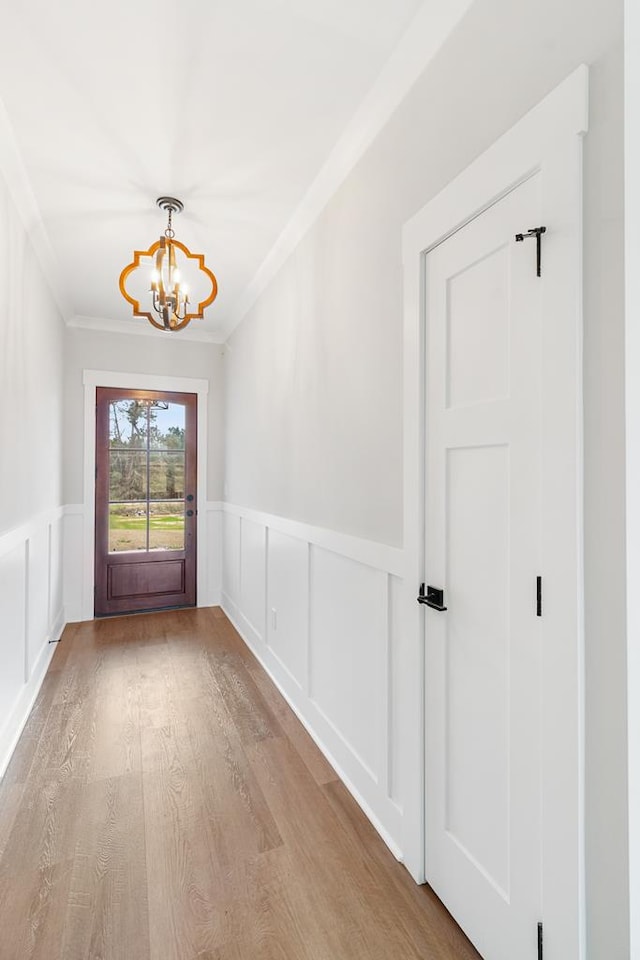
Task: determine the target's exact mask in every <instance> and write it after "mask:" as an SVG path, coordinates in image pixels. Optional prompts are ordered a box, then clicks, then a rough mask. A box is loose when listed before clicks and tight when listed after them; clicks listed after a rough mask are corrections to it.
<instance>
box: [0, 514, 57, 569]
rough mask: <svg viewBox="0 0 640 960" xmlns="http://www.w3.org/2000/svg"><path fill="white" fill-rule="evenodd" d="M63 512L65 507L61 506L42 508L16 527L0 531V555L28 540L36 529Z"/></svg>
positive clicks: (39, 528) (50, 521)
mask: <svg viewBox="0 0 640 960" xmlns="http://www.w3.org/2000/svg"><path fill="white" fill-rule="evenodd" d="M65 512H66V507H63V506H60V507H53V508H52V509H50V510H43V511H42V513H37V514H36V515H35V517H31V519H30V520H26V521H25V522H24V523H21V524H20V525H19V526H18V527H12V528H11V529H10V530H5V531H4V532H3V533H0V557H1V556H2V555H3V554H5V553H9V552H10V551H11V550H14V549H15V548H16V547H17V546H19V545H20V544H22V543H24V542H25V541H26V540H30V539H31V538H32V537H33V536H34V535H35V533H36V532H37V531H38V530H41V529H42V528H43V527H45V526H46V525H47V524H49V523H53V522H54V520H60V519H62V517H63V516H64V513H65Z"/></svg>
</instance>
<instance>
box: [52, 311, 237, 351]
mask: <svg viewBox="0 0 640 960" xmlns="http://www.w3.org/2000/svg"><path fill="white" fill-rule="evenodd" d="M67 327H68V328H69V329H70V330H93V331H100V332H104V333H124V334H127V335H128V336H137V337H155V339H156V340H158V339H162V338H163V337H164V339H165V340H166V341H167V342H169V341H171V342H172V343H175V342H176V340H189V341H196V342H198V343H212V344H223V343H224V340H225V338H224V337H223V336H221V335H218V334H215V333H210V332H209V331H208V330H197V329H195V330H192V329H191V327H190V326H189V327H187V328H186V329H185V330H180V331H178V333H176V334H174V335H173V336H171V335H169V336H165V334H164V333H163V331H162V330H156V329H155V327H152V326H151V324H150V323H147V321H146V320H108V319H107V318H106V317H83V316H80V315H78V314H75V315H74V316H72V317H71V318H70V319H69V320H67Z"/></svg>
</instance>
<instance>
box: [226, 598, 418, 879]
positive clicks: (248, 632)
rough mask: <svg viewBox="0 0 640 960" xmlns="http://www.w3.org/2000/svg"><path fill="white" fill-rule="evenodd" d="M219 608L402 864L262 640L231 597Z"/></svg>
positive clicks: (389, 838)
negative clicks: (290, 691) (270, 659)
mask: <svg viewBox="0 0 640 960" xmlns="http://www.w3.org/2000/svg"><path fill="white" fill-rule="evenodd" d="M220 606H221V607H222V609H223V610H224V612H225V614H226V616H227V617H228V618H229V620H230V621H231V623H232V624H233V626H234V627H235V629H236V630H237V631H238V633H239V634H240V636H241V638H242V639H243V641H244V642H245V643H246V645H247V646H248V647H249V649H250V650H251V652H252V653H253V655H254V656H255V657H256V659H257V660H258V662H259V663H260V665H261V667H262V668H263V670H264V671H265V672H266V673H267V675H268V676H269V678H270V680H271V681H272V683H274V684H275V686H276V687H277V688H278V690H279V691H280V693H281V694H282V696H283V697H284V699H285V700H286V701H287V703H288V704H289V706H290V707H291V709H292V710H293V712H294V713H295V715H296V717H297V718H298V720H299V721H300V723H301V724H302V726H303V727H304V728H305V730H306V731H307V733H308V734H309V736H310V737H311V739H312V740H313V742H314V743H315V744H316V746H317V747H318V749H319V750H320V752H321V753H322V754H323V755H324V756H325V757H326V759H327V760H328V761H329V763H330V764H331V766H332V767H333V769H334V770H335V771H336V773H337V774H338V776H339V778H340V780H341V781H342V783H343V784H344V785H345V787H346V788H347V790H348V791H349V793H350V794H351V796H352V797H353V799H354V800H355V801H356V803H357V804H358V806H359V807H360V809H361V810H362V812H363V813H364V814H365V816H366V817H367V819H368V820H369V821H370V822H371V824H372V826H373V827H374V828H375V830H376V831H377V833H378V834H379V835H380V837H381V838H382V840H384V842H385V844H386V845H387V847H388V848H389V850H390V851H391V853H392V854H393V855H394V857H395V858H396V860H399V861H400V863H402V862H403V861H404V857H403V854H402V850H401V849H400V847H399V846H398V844H397V843H396V841H395V840H394V839H393V837H392V836H391V835H390V834H389V832H388V831H387V830H386V829H385V827H384V826H383V825H382V823H381V822H380V820H379V818H378V817H377V816H376V814H375V813H374V812H373V810H372V809H371V807H370V806H369V804H368V803H367V802H366V801H365V800H364V798H363V797H362V794H361V793H360V791H359V790H358V789H357V787H355V786H354V784H353V782H352V781H351V780H350V779H349V777H348V776H347V775H346V774H345V772H344V770H343V769H342V767H341V766H340V764H339V763H337V761H336V760H335V759H334V757H333V755H332V753H331V751H330V750H329V748H328V747H327V745H326V744H325V743H324V741H323V740H322V738H321V737H320V736H319V734H318V733H317V731H316V730H314V728H313V726H312V725H311V722H310V720H309V718H308V717H306V716H305V714H304V713H303V712H302V710H301V708H300V706H299V705H298V704H296V703H295V702H294V700H293V699H292V698H291V696H290V695H289V694H288V693H287V691H286V690H285V689H284V688H283V686H282V685H281V683H280V681H279V680H278V678H277V677H276V676H275V675H274V673H273V670H272V669H271V665H270V664H269V662H268V660H267V658H266V657H265V651H266V652H267V653H268V652H269V651H268V648H265V645H264V642H263V641H262V638H261V637H260V635H259V634H258V633H257V632H256V630H255V629H254V628H253V627H252V626H251V624H250V623H249V621H248V620H247V618H246V617H245V616H244V615H243V614H242V613H241V612H240V610H239V609H238V606H237V604H235V603H234V602H233V600H231V598H230V597H229V596H227V594H226V593H224V591H223V593H222V597H221V602H220Z"/></svg>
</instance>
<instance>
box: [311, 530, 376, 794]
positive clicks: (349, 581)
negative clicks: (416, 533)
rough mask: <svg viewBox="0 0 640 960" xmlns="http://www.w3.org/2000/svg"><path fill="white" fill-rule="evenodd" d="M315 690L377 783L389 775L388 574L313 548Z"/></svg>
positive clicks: (313, 695)
mask: <svg viewBox="0 0 640 960" xmlns="http://www.w3.org/2000/svg"><path fill="white" fill-rule="evenodd" d="M310 580H311V586H310V589H311V617H310V622H311V637H310V653H311V655H310V660H311V662H310V666H309V677H310V691H309V692H310V696H311V699H312V700H313V702H314V703H315V704H316V706H317V707H318V709H319V710H320V711H321V713H322V714H323V715H324V717H325V718H326V719H327V721H328V722H329V723H330V724H331V725H332V726H333V727H334V729H335V731H336V734H337V735H338V736H339V737H341V739H342V740H343V741H344V746H345V747H346V748H347V749H349V750H350V751H351V752H352V753H353V755H354V758H355V760H356V761H357V762H359V763H360V764H361V766H362V768H363V770H366V772H367V773H368V775H369V776H370V777H371V779H372V780H373V781H374V783H376V784H377V783H380V782H381V781H382V778H383V776H386V769H385V744H386V736H387V729H386V727H387V723H386V720H387V718H386V716H385V702H386V699H387V690H386V683H387V676H386V674H387V671H386V666H385V660H386V648H387V643H388V637H389V631H388V624H387V612H386V609H387V575H386V573H384V572H383V571H381V570H374V569H372V568H371V567H365V566H363V564H361V563H356V562H355V561H353V560H349V559H348V558H347V557H341V556H339V555H338V554H337V553H330V552H329V551H327V550H321V549H319V548H318V547H311V578H310Z"/></svg>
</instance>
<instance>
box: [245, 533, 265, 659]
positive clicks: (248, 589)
mask: <svg viewBox="0 0 640 960" xmlns="http://www.w3.org/2000/svg"><path fill="white" fill-rule="evenodd" d="M266 537H267V531H266V529H265V527H264V526H262V525H261V524H259V523H254V522H253V521H252V520H244V519H243V520H242V523H241V527H240V608H241V610H242V614H243V616H244V617H245V619H246V620H247V621H248V624H249V626H250V628H251V629H252V630H253V631H254V632H255V634H256V638H257V640H258V641H262V640H264V636H265V603H266V586H267V585H266V579H265V571H266V563H267V540H266Z"/></svg>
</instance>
